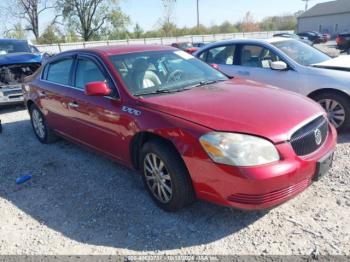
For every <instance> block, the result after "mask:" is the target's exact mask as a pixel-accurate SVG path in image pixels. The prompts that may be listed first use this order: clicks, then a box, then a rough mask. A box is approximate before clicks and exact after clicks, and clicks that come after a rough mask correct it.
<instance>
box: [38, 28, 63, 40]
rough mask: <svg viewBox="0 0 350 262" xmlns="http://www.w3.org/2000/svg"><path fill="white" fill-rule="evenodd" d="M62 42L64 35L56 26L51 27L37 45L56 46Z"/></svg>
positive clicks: (42, 35) (45, 31)
mask: <svg viewBox="0 0 350 262" xmlns="http://www.w3.org/2000/svg"><path fill="white" fill-rule="evenodd" d="M61 41H62V33H61V32H60V30H59V29H58V27H57V26H56V25H49V26H48V27H46V29H45V30H44V32H43V33H42V34H41V36H40V37H39V38H38V40H37V41H36V43H37V44H54V43H59V42H61Z"/></svg>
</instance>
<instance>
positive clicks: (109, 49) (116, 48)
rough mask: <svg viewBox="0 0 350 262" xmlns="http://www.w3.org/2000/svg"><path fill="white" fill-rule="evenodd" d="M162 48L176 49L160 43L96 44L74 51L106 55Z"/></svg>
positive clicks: (160, 49) (161, 49)
mask: <svg viewBox="0 0 350 262" xmlns="http://www.w3.org/2000/svg"><path fill="white" fill-rule="evenodd" d="M163 50H177V49H175V48H173V47H171V46H162V45H110V46H98V47H90V48H85V49H80V50H74V51H85V52H86V51H93V52H97V53H104V54H106V55H120V54H128V53H137V52H148V51H163Z"/></svg>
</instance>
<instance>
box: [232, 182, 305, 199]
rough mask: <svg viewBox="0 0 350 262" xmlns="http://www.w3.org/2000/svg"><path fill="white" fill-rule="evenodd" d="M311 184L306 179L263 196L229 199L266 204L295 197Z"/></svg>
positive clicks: (239, 196)
mask: <svg viewBox="0 0 350 262" xmlns="http://www.w3.org/2000/svg"><path fill="white" fill-rule="evenodd" d="M310 183H311V180H310V179H305V180H302V181H300V182H298V183H296V184H294V185H291V186H289V187H287V188H283V189H280V190H276V191H273V192H269V193H266V194H263V195H247V194H233V195H231V196H229V197H228V200H229V201H232V202H236V203H241V204H248V205H261V204H266V203H269V202H273V201H276V200H283V199H285V198H288V197H291V196H294V195H296V194H298V193H300V192H301V191H303V190H304V189H305V188H307V187H308V186H309V185H310Z"/></svg>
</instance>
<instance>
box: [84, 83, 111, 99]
mask: <svg viewBox="0 0 350 262" xmlns="http://www.w3.org/2000/svg"><path fill="white" fill-rule="evenodd" d="M111 91H112V90H111V89H110V88H109V87H108V85H107V84H106V82H90V83H87V84H86V85H85V94H86V95H87V96H108V95H110V94H111Z"/></svg>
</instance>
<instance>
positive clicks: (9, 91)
mask: <svg viewBox="0 0 350 262" xmlns="http://www.w3.org/2000/svg"><path fill="white" fill-rule="evenodd" d="M23 101H24V100H23V91H22V87H21V86H20V85H13V86H2V87H1V88H0V105H9V104H20V103H23Z"/></svg>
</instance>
